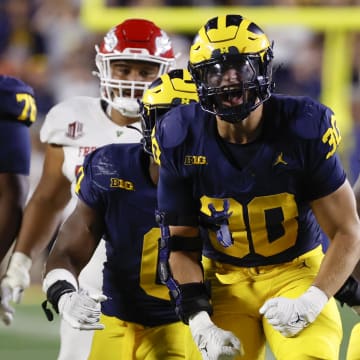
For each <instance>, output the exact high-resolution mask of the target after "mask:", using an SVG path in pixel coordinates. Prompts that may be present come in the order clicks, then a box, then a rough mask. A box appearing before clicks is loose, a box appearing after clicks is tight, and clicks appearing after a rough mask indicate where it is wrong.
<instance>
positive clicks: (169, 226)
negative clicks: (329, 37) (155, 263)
mask: <svg viewBox="0 0 360 360" xmlns="http://www.w3.org/2000/svg"><path fill="white" fill-rule="evenodd" d="M272 59H273V46H272V44H271V43H270V41H269V40H268V38H267V36H266V35H265V34H264V32H263V31H262V29H260V28H259V27H258V26H257V25H256V24H255V23H253V22H252V21H251V20H249V19H246V18H243V17H242V16H240V15H235V14H234V15H231V14H230V15H224V16H219V17H215V18H212V19H210V20H209V21H208V22H207V23H206V24H205V25H204V26H203V27H202V28H201V29H200V30H199V32H198V33H197V35H196V36H195V38H194V42H193V45H192V46H191V49H190V60H189V69H190V72H191V74H192V77H193V79H194V81H195V83H196V85H197V89H198V93H199V102H200V104H190V105H189V106H187V107H182V108H175V109H173V110H171V111H169V112H168V113H167V114H165V115H164V116H163V117H162V118H161V119H160V122H159V123H158V124H157V126H156V140H157V144H156V146H157V147H158V148H159V151H158V153H159V158H160V160H161V165H160V174H159V185H158V204H159V210H160V211H159V215H158V217H159V220H160V221H161V224H162V242H163V244H164V246H163V248H162V249H161V250H160V259H161V261H163V262H164V263H163V268H164V269H167V271H164V272H163V275H164V279H165V281H166V283H167V285H168V287H169V289H170V294H171V295H172V297H173V301H174V303H175V304H176V311H177V313H178V314H179V317H180V318H181V319H182V320H183V321H184V322H188V323H189V326H190V329H191V332H192V335H193V337H194V340H195V342H196V343H197V345H198V347H199V350H200V351H201V353H202V355H203V358H204V359H207V358H219V357H221V356H228V358H229V359H231V358H234V359H235V358H239V353H240V351H239V350H240V349H239V346H238V345H239V344H238V342H237V341H236V338H235V337H234V336H233V335H232V334H229V333H224V332H222V331H221V329H219V328H216V327H215V326H214V324H213V323H212V321H214V323H215V324H216V325H217V326H220V327H221V328H224V329H227V330H230V331H232V333H233V334H235V335H236V336H237V338H238V339H240V340H241V343H242V344H243V348H244V352H245V355H244V356H243V359H249V360H254V359H263V358H264V356H265V341H266V340H267V342H268V344H269V346H270V348H271V350H272V352H273V354H274V355H275V358H276V359H279V360H283V359H286V360H288V359H310V358H312V359H315V358H318V359H332V360H335V359H338V357H339V349H340V343H341V340H342V324H341V319H340V316H339V312H338V309H337V306H336V303H335V301H334V299H333V297H332V296H333V295H334V294H335V293H336V292H337V291H338V290H339V289H340V287H341V286H342V285H343V284H344V282H345V280H346V279H347V278H348V277H349V275H350V274H351V272H352V271H353V269H354V266H355V265H356V263H357V261H358V259H359V256H360V221H359V217H358V215H357V213H356V208H355V198H354V194H353V192H352V189H351V186H350V184H349V182H348V181H347V178H346V174H345V171H344V169H343V167H342V164H341V162H340V160H339V156H338V154H337V147H338V145H339V142H340V134H339V132H338V129H337V127H336V120H335V117H334V114H333V112H332V111H331V110H330V109H329V108H327V107H326V106H324V105H322V104H320V103H318V102H317V101H315V100H312V99H311V98H309V97H293V96H286V95H279V94H274V93H273V92H272V91H273V82H272ZM178 124H181V125H182V126H178ZM174 133H176V134H177V136H176V137H175V136H174V135H173V134H174ZM339 208H341V209H342V211H341V212H339V211H338V209H339ZM199 210H200V211H201V214H202V217H201V220H202V221H201V223H204V222H207V223H208V224H210V225H211V224H212V225H213V229H212V230H209V231H202V232H201V233H200V231H199V225H200V222H199V216H198V212H199ZM320 226H321V228H322V229H323V230H324V232H325V233H326V235H327V236H328V237H329V239H330V244H329V247H328V250H327V251H326V254H325V255H324V254H323V252H322V248H321V244H322V235H321V231H320ZM202 249H203V263H204V264H205V266H204V267H205V269H206V272H205V279H209V280H211V285H212V288H211V299H212V303H211V301H210V295H209V291H208V288H207V286H206V284H205V283H204V276H203V272H202V266H201V265H202V264H201V263H200V261H199V260H200V258H199V255H198V254H197V253H196V250H197V251H198V252H200V251H201V250H202ZM164 253H165V254H166V255H167V256H162V254H164ZM210 316H211V319H210ZM195 356H196V355H194V359H195Z"/></svg>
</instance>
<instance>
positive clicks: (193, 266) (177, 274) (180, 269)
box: [169, 251, 204, 284]
mask: <svg viewBox="0 0 360 360" xmlns="http://www.w3.org/2000/svg"><path fill="white" fill-rule="evenodd" d="M198 257H199V255H198V254H196V255H195V254H194V253H190V252H185V251H176V252H172V253H171V254H170V258H169V264H170V268H171V271H172V274H173V276H174V279H175V280H176V281H177V282H178V283H179V284H187V283H196V282H203V280H204V277H203V273H202V269H201V267H200V265H199V262H198V260H197V259H198Z"/></svg>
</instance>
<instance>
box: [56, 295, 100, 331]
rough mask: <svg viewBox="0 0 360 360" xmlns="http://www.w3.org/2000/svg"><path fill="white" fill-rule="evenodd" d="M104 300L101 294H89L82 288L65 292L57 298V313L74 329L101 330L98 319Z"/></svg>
mask: <svg viewBox="0 0 360 360" xmlns="http://www.w3.org/2000/svg"><path fill="white" fill-rule="evenodd" d="M105 300H107V297H106V296H105V295H103V294H100V295H89V294H88V293H87V292H86V291H84V290H80V291H74V292H69V293H65V294H64V295H62V296H61V297H60V299H59V303H58V308H59V314H60V316H61V317H62V318H63V319H64V320H65V321H66V322H67V323H69V324H70V326H71V327H73V328H74V329H79V330H103V329H104V325H103V324H100V323H99V321H100V315H101V311H100V309H101V303H102V302H103V301H105Z"/></svg>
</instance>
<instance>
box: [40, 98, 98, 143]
mask: <svg viewBox="0 0 360 360" xmlns="http://www.w3.org/2000/svg"><path fill="white" fill-rule="evenodd" d="M94 103H96V106H97V107H100V105H98V104H97V103H100V100H99V99H97V98H92V97H88V96H75V97H72V98H69V99H66V100H64V101H62V102H60V103H59V104H57V105H55V106H53V107H52V108H51V109H50V111H49V112H48V113H47V115H46V117H45V121H44V123H43V125H42V127H41V129H40V140H41V141H42V142H43V143H53V144H58V145H71V144H72V143H73V142H74V138H71V137H69V136H67V135H66V134H67V132H68V127H69V125H70V124H74V126H76V123H78V124H79V125H81V124H83V123H84V122H86V121H87V120H89V119H90V116H88V114H89V113H90V114H91V112H92V111H94V105H93V104H94ZM79 119H81V121H80V120H79ZM75 139H76V137H75Z"/></svg>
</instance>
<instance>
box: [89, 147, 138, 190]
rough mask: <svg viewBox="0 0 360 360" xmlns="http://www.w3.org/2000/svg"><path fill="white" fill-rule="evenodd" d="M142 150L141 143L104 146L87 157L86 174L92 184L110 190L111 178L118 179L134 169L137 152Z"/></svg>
mask: <svg viewBox="0 0 360 360" xmlns="http://www.w3.org/2000/svg"><path fill="white" fill-rule="evenodd" d="M142 151H143V148H142V144H140V143H136V144H109V145H105V146H102V147H100V148H98V149H96V150H94V151H93V152H91V153H90V154H89V155H87V156H86V157H85V159H84V163H83V167H84V173H85V176H86V177H87V178H88V179H89V180H90V181H91V182H92V186H95V187H97V188H98V189H101V190H102V191H109V178H114V179H118V178H119V177H121V174H124V173H125V174H127V173H129V172H131V171H133V170H132V167H134V162H135V159H136V158H137V155H136V154H138V153H139V152H142ZM135 169H136V166H135Z"/></svg>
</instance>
